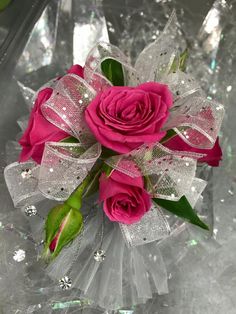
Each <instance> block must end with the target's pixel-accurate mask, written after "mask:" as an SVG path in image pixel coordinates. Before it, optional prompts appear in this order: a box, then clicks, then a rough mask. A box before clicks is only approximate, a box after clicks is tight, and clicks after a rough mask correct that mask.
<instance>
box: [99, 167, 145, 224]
mask: <svg viewBox="0 0 236 314" xmlns="http://www.w3.org/2000/svg"><path fill="white" fill-rule="evenodd" d="M133 166H134V164H131V163H130V165H129V169H131V168H132V167H133ZM135 171H137V169H136V170H135ZM99 193H100V197H99V199H100V201H103V202H104V203H103V210H104V212H105V214H106V215H107V217H108V218H109V219H110V220H111V221H117V222H121V223H124V224H132V223H134V222H137V221H139V220H140V219H141V218H142V217H143V215H144V214H145V213H146V212H147V211H149V209H150V207H151V198H150V195H149V194H148V192H147V191H146V190H145V189H144V182H143V178H142V177H141V176H140V177H135V178H132V177H130V176H128V175H126V174H124V173H122V172H120V171H117V170H113V171H112V172H111V174H110V176H109V177H107V176H106V174H105V173H103V174H102V175H101V177H100V187H99Z"/></svg>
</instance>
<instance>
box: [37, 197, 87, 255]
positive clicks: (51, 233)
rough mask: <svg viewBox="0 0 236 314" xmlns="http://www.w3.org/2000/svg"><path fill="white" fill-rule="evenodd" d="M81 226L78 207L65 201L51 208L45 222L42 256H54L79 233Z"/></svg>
mask: <svg viewBox="0 0 236 314" xmlns="http://www.w3.org/2000/svg"><path fill="white" fill-rule="evenodd" d="M82 226H83V217H82V215H81V213H80V211H79V210H78V209H76V208H73V207H71V206H70V205H68V204H66V203H64V204H60V205H58V206H56V207H54V208H52V209H51V211H50V212H49V214H48V217H47V220H46V224H45V232H46V240H45V246H44V252H43V258H44V259H46V260H50V259H53V258H55V257H56V256H57V255H58V254H59V253H60V251H61V250H62V248H63V247H64V246H65V245H67V244H68V243H69V242H71V241H72V240H73V239H74V238H75V237H76V236H77V235H78V234H79V233H80V231H81V228H82Z"/></svg>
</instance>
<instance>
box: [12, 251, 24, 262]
mask: <svg viewBox="0 0 236 314" xmlns="http://www.w3.org/2000/svg"><path fill="white" fill-rule="evenodd" d="M13 259H14V260H15V261H16V262H22V261H23V260H24V259H25V251H24V250H21V249H19V250H17V251H15V252H14V255H13Z"/></svg>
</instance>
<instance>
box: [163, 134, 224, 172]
mask: <svg viewBox="0 0 236 314" xmlns="http://www.w3.org/2000/svg"><path fill="white" fill-rule="evenodd" d="M164 145H165V146H166V147H168V148H170V149H172V150H178V151H186V152H195V153H200V154H206V156H204V157H203V158H200V159H199V160H198V161H199V162H206V163H207V164H208V165H209V166H212V167H218V166H219V163H220V160H221V159H222V151H221V148H220V144H219V138H217V140H216V142H215V145H214V147H213V148H212V149H200V148H195V147H192V146H189V145H188V144H187V143H185V142H184V141H183V140H182V139H181V138H180V137H179V136H174V137H173V138H171V139H170V140H169V141H168V142H166V143H165V144H164Z"/></svg>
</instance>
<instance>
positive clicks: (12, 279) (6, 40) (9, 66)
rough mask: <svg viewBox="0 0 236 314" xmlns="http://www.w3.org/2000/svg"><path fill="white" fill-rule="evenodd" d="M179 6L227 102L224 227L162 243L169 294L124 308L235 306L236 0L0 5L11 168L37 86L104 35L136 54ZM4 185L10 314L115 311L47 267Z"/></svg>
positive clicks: (2, 264)
mask: <svg viewBox="0 0 236 314" xmlns="http://www.w3.org/2000/svg"><path fill="white" fill-rule="evenodd" d="M45 6H46V7H45ZM44 8H45V9H44ZM173 8H176V10H177V15H178V19H179V23H180V31H181V34H182V37H183V38H184V39H183V45H187V46H188V47H189V48H190V49H191V56H190V66H189V71H190V72H192V73H193V74H194V75H195V76H196V77H197V78H198V79H199V80H200V82H201V84H202V86H203V88H204V89H205V91H206V93H207V94H208V96H209V97H214V99H216V100H218V101H219V102H221V103H223V104H224V105H225V107H226V117H225V121H224V125H223V128H222V133H221V145H222V147H223V150H224V160H223V162H222V163H221V167H220V168H218V169H214V171H213V175H212V176H211V179H210V182H209V185H208V198H207V199H206V200H205V205H204V206H207V208H211V209H212V211H213V219H214V232H213V235H212V238H211V239H209V238H205V236H204V234H202V233H200V232H199V230H197V229H193V228H188V229H187V230H183V231H181V230H180V231H179V233H178V234H177V235H176V236H175V237H172V238H171V239H169V240H168V241H166V242H165V243H164V244H163V247H162V251H163V255H164V258H165V262H166V265H167V270H168V275H169V290H170V292H169V294H168V295H164V296H154V298H153V300H150V301H149V302H148V303H147V304H145V305H141V306H138V307H134V308H130V309H126V311H124V310H120V311H118V313H121V314H122V313H123V314H124V313H126V314H131V313H133V314H136V313H145V314H146V313H147V314H157V313H158V314H172V313H173V314H203V313H204V314H205V313H214V314H217V313H222V312H223V311H224V313H227V314H231V313H232V314H234V313H235V312H236V310H235V309H236V300H235V294H236V241H235V240H236V206H235V205H236V202H235V201H236V198H235V193H236V192H235V185H236V160H235V156H236V139H235V136H234V134H235V131H236V126H235V121H236V109H235V97H236V90H235V87H236V83H235V82H236V80H235V77H236V75H235V73H236V72H235V70H236V57H235V53H236V43H235V32H236V22H235V21H236V2H235V1H224V0H220V1H216V2H213V1H203V0H201V1H199V0H198V1H194V0H191V1H190V0H185V1H184V0H181V1H180V0H178V1H177V0H176V1H172V0H155V1H153V0H152V1H151V0H146V1H145V0H136V1H134V0H133V1H131V0H122V1H111V0H106V1H86V0H81V1H78V0H74V1H72V0H61V1H56V0H54V1H53V0H52V1H50V2H48V4H47V1H13V2H12V4H11V5H10V6H9V7H8V8H7V9H6V10H5V11H3V12H0V95H1V97H0V108H1V115H0V145H1V161H0V164H1V171H3V168H4V167H5V165H6V163H9V162H12V161H15V160H16V159H17V151H18V146H17V145H16V143H15V140H16V138H17V137H19V132H20V128H19V125H22V124H23V123H25V118H22V117H24V116H25V115H27V114H28V112H29V107H30V106H31V105H32V102H31V99H32V97H33V94H34V91H35V90H37V89H38V88H39V87H40V86H41V85H42V84H43V83H44V82H46V81H48V80H49V79H51V78H52V77H55V76H58V75H60V74H62V73H64V72H65V71H66V69H67V68H69V67H70V65H71V64H72V63H77V62H78V63H80V64H83V62H84V60H85V56H86V54H87V52H88V50H89V49H90V48H91V46H93V44H94V43H95V42H96V41H97V40H101V39H102V40H108V38H109V39H110V41H111V42H112V43H114V44H117V45H119V47H120V48H121V49H122V50H123V51H125V52H126V54H127V55H128V56H129V57H130V59H131V60H132V61H133V60H134V59H135V57H136V56H137V54H138V53H139V52H140V51H141V50H142V49H143V47H144V46H145V45H146V44H147V43H149V42H151V41H152V40H155V39H156V38H157V36H158V34H159V33H160V31H161V30H162V29H163V27H164V25H165V23H166V21H167V19H168V16H169V14H170V12H171V10H172V9H173ZM17 121H18V122H17ZM9 141H10V142H9ZM6 150H7V153H6ZM0 187H1V189H0V198H1V205H2V206H1V211H0V250H1V254H0V304H1V305H0V310H1V311H2V313H4V314H5V313H7V314H8V313H54V312H55V313H67V312H68V313H105V312H104V310H101V309H95V306H94V305H92V304H91V305H89V301H88V300H81V299H79V298H75V297H74V296H73V297H72V296H71V295H70V293H67V292H61V291H59V290H58V289H57V288H56V287H55V285H54V284H53V283H52V282H51V281H49V279H48V278H47V277H46V276H44V275H43V274H44V271H43V266H42V265H40V264H39V263H38V262H37V261H36V260H37V247H38V246H40V239H37V241H36V242H35V239H32V237H31V235H30V227H29V222H28V219H27V217H24V216H23V214H21V213H20V212H19V210H16V209H14V208H13V205H12V201H11V199H10V196H9V194H8V191H7V189H6V186H5V183H4V180H3V179H1V181H0ZM41 206H42V208H45V207H50V204H42V205H41ZM22 251H23V252H22Z"/></svg>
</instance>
